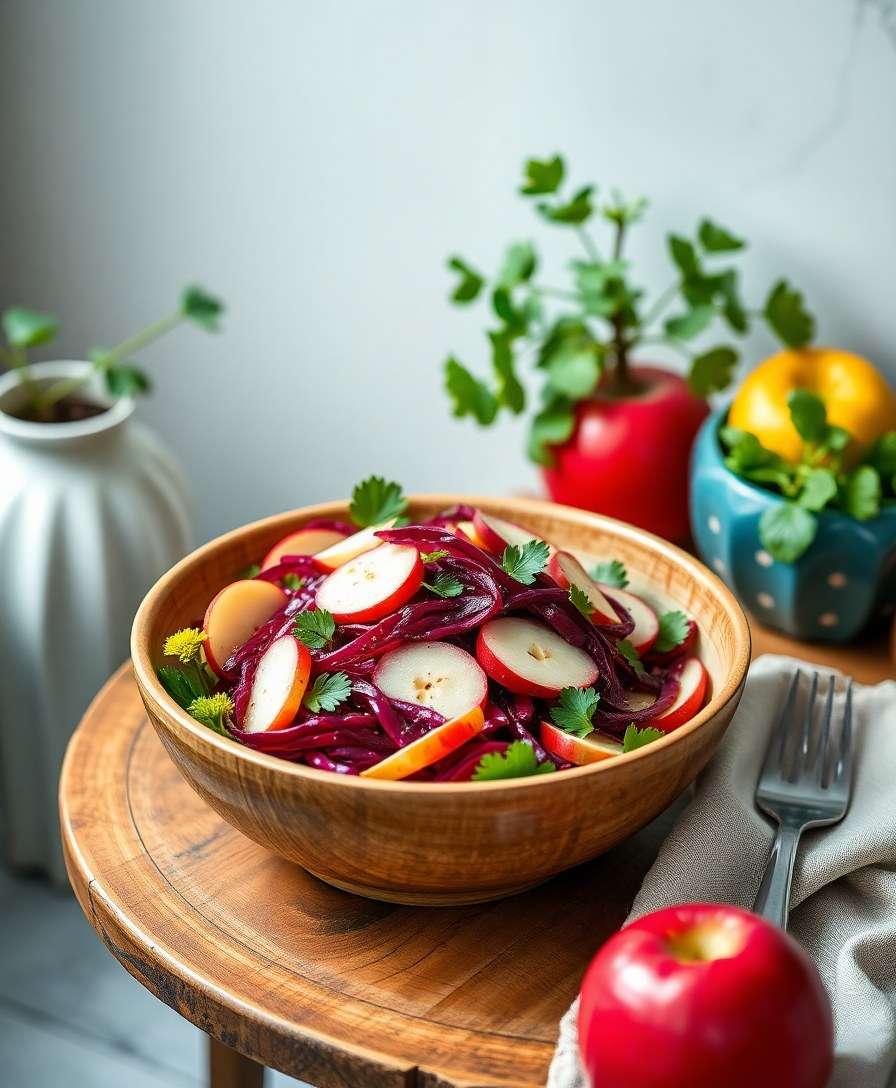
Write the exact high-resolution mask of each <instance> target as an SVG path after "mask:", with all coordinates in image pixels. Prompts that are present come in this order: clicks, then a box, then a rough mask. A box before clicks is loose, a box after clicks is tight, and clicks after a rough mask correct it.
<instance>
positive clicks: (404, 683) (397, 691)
mask: <svg viewBox="0 0 896 1088" xmlns="http://www.w3.org/2000/svg"><path fill="white" fill-rule="evenodd" d="M373 682H374V683H375V684H376V686H377V687H378V688H379V689H380V691H381V692H382V693H383V694H384V695H385V696H386V697H387V698H389V699H400V700H401V701H402V702H404V703H415V704H417V705H419V706H426V707H431V708H432V709H433V710H435V711H437V713H439V714H441V715H442V717H443V718H448V719H450V718H455V717H457V716H458V715H459V714H462V713H463V712H464V711H465V710H468V709H469V708H470V707H471V706H484V705H485V702H486V700H487V699H488V679H487V678H486V675H485V673H484V672H483V671H482V669H481V668H480V667H479V662H478V661H477V660H476V658H475V657H472V656H471V655H470V654H468V653H467V651H466V650H462V649H461V648H460V646H454V645H453V644H452V643H450V642H407V643H405V644H404V646H399V647H398V649H397V650H392V651H390V652H389V653H387V654H384V655H383V656H382V657H381V658H380V660H379V662H378V664H377V666H376V668H375V669H374V671H373Z"/></svg>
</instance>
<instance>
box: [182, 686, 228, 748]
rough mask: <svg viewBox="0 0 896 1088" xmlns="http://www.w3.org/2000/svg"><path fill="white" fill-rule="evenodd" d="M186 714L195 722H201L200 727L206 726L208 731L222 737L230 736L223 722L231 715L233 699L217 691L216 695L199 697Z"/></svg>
mask: <svg viewBox="0 0 896 1088" xmlns="http://www.w3.org/2000/svg"><path fill="white" fill-rule="evenodd" d="M187 713H188V714H190V715H191V716H192V717H194V718H195V719H196V721H197V722H201V724H202V725H207V726H208V728H209V729H213V730H214V731H215V732H216V733H220V734H221V736H222V737H227V736H229V735H230V734H229V733H228V731H227V726H226V725H225V722H224V720H225V718H228V717H230V715H231V714H233V699H231V698H230V696H229V695H228V694H227V693H226V692H223V691H219V692H218V693H217V694H216V695H200V696H199V697H198V698H196V699H194V700H193V702H192V703H190V705H189V706H188V707H187Z"/></svg>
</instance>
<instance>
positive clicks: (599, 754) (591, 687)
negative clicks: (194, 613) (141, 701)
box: [158, 476, 710, 784]
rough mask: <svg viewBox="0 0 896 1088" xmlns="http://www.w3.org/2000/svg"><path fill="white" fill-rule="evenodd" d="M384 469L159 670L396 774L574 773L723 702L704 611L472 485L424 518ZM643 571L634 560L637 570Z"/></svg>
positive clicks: (252, 742)
mask: <svg viewBox="0 0 896 1088" xmlns="http://www.w3.org/2000/svg"><path fill="white" fill-rule="evenodd" d="M407 507H408V504H407V500H406V499H405V497H404V494H403V492H402V489H401V487H400V486H399V485H398V484H396V483H394V482H388V481H386V480H384V479H382V478H380V477H376V476H374V477H370V478H369V479H367V480H365V481H363V482H362V483H360V484H359V485H358V486H357V487H356V488H355V489H354V491H353V495H352V501H351V504H350V506H349V514H350V517H351V519H352V520H351V522H349V521H347V520H341V519H333V518H313V519H310V520H309V521H307V522H306V524H305V525H303V526H302V527H301V528H300V529H297V530H292V531H290V532H289V533H288V534H287V535H285V536H284V537H282V538H281V539H279V540H277V541H276V542H275V543H274V544H273V545H272V546H271V547H269V548H268V549H267V550H266V551H265V553H264V554H263V555H259V556H258V557H257V558H258V562H257V565H256V566H254V567H253V568H252V569H249V570H247V571H245V572H242V573H243V576H242V577H240V578H237V579H236V580H234V581H232V582H230V583H229V584H227V585H225V586H224V587H223V588H222V589H220V590H219V591H218V592H217V593H216V594H214V595H213V596H212V597H211V599H210V600H209V601H208V603H207V607H206V609H205V613H204V616H203V617H202V619H201V621H200V620H198V618H197V622H196V624H195V626H192V627H187V628H182V629H179V630H176V631H171V632H169V633H167V635H166V637H165V638H164V641H163V645H162V647H161V650H162V655H163V658H164V663H163V664H160V665H159V667H158V678H159V680H160V681H161V683H162V685H163V686H164V688H165V690H166V692H167V693H168V695H169V696H170V697H171V698H172V699H173V700H174V701H175V702H177V703H178V704H179V705H180V707H181V708H182V709H184V710H186V711H187V713H189V714H190V715H191V716H192V717H193V718H194V719H195V720H196V721H198V722H200V723H201V724H202V725H204V726H206V727H207V728H209V729H211V730H214V731H215V732H217V733H219V734H221V735H222V736H224V737H227V738H230V739H231V740H233V741H234V742H236V743H238V744H241V745H244V746H246V747H248V748H250V749H253V750H255V751H257V752H261V753H264V754H267V755H271V756H276V757H279V758H281V759H283V760H288V761H291V762H294V763H298V764H303V765H306V766H308V767H311V768H315V769H317V770H320V771H326V772H330V773H333V774H339V775H345V776H358V777H360V778H364V779H374V780H386V781H393V782H399V781H400V782H428V783H435V784H438V783H468V782H487V781H492V780H499V779H509V778H522V777H530V776H541V775H546V774H554V773H557V772H566V771H569V770H570V769H572V768H573V767H576V766H580V765H584V764H591V763H597V762H603V761H606V760H610V759H613V758H615V757H618V756H621V755H624V754H625V753H627V752H629V751H632V750H634V749H636V748H640V747H643V746H644V745H647V744H650V743H653V742H654V741H656V740H658V739H660V738H662V737H664V736H665V735H666V734H668V733H670V732H672V731H674V730H676V729H678V728H679V727H681V726H682V725H684V724H685V723H687V722H688V721H690V720H691V719H692V718H693V717H694V715H695V714H697V713H698V712H699V711H700V710H701V708H702V707H703V706H704V704H705V702H706V701H707V699H708V697H709V695H710V683H709V674H708V672H707V669H706V667H705V665H704V664H703V662H702V661H701V659H700V657H699V656H698V645H699V638H700V631H699V628H698V624H697V623H696V622H695V620H694V619H693V618H691V617H690V616H688V615H687V613H686V612H685V611H684V610H683V609H682V608H677V607H673V608H668V609H664V610H661V611H660V610H658V609H656V608H655V607H654V606H653V605H652V604H651V603H650V602H649V601H648V600H647V599H645V597H644V596H642V595H639V594H637V593H635V592H633V591H632V588H631V586H630V572H629V570H628V569H627V567H626V565H625V563H624V562H622V561H621V560H620V559H619V558H618V557H617V556H614V555H606V556H605V557H604V558H603V559H601V560H600V561H599V562H597V563H592V564H589V565H588V566H586V565H585V564H583V562H581V561H580V559H579V558H577V557H576V555H574V554H573V553H572V552H570V551H568V550H566V549H564V548H562V547H555V546H554V544H553V543H552V542H551V541H549V540H546V539H543V538H542V536H540V535H539V534H538V533H536V532H534V531H531V530H529V529H527V528H526V527H524V526H523V525H521V524H517V523H515V522H514V521H512V520H508V519H505V518H502V517H499V516H496V515H494V514H491V513H489V512H487V511H485V510H482V509H479V508H477V507H475V506H472V505H469V504H466V503H464V504H456V505H454V506H452V507H450V508H448V509H445V510H442V511H439V512H437V513H435V514H433V515H430V516H427V517H422V518H419V519H416V520H414V521H410V520H409V518H408V517H407ZM632 574H634V572H632Z"/></svg>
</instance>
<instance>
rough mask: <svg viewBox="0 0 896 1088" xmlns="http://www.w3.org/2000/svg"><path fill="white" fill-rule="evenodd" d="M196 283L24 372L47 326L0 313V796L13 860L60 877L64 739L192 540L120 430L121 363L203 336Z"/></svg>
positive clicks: (206, 310) (137, 433)
mask: <svg viewBox="0 0 896 1088" xmlns="http://www.w3.org/2000/svg"><path fill="white" fill-rule="evenodd" d="M220 312H221V304H220V303H219V302H218V301H217V300H215V299H213V298H211V297H210V296H209V295H208V294H206V293H205V292H204V291H201V290H199V289H198V288H191V289H188V290H187V291H185V292H184V294H183V297H182V299H181V302H180V305H179V306H178V307H177V309H176V311H175V312H173V313H172V314H170V315H169V316H168V317H166V318H164V319H163V320H162V321H159V322H157V323H156V324H154V325H152V326H150V327H149V328H148V329H146V330H144V331H143V332H140V333H138V334H136V335H135V336H132V337H129V338H128V339H127V340H125V341H123V342H122V343H121V344H119V345H118V346H117V347H114V348H94V349H92V350H91V351H90V352H89V353H88V357H87V361H61V362H45V363H37V364H33V363H29V361H28V352H29V350H30V349H32V348H35V347H37V346H39V345H46V344H48V343H50V342H51V341H52V340H53V338H54V337H55V335H56V333H57V331H58V322H57V320H56V319H55V318H54V317H52V316H51V315H49V314H42V313H38V312H36V311H34V310H30V309H27V308H25V307H22V306H15V307H11V308H10V309H8V310H6V311H5V313H3V314H2V318H0V323H2V328H3V332H4V333H5V339H6V344H5V346H2V347H0V363H3V364H5V366H6V367H7V373H5V374H4V375H3V376H2V377H0V485H2V486H0V562H2V564H3V569H4V570H5V572H6V580H5V583H4V590H3V595H2V599H0V655H2V658H3V661H4V662H5V669H4V673H3V683H2V684H0V767H2V772H0V773H2V782H0V790H2V793H3V797H4V807H5V814H4V821H3V822H4V838H5V852H6V855H7V858H8V860H9V862H10V863H11V864H13V865H14V866H16V867H19V868H23V869H42V870H45V871H48V872H49V873H50V874H51V875H52V876H53V877H54V878H56V879H58V880H59V881H64V879H65V874H64V868H63V865H62V857H61V852H60V848H59V844H58V833H57V816H56V780H57V776H58V771H59V766H60V764H61V761H62V756H63V753H64V751H65V746H66V743H67V741H68V738H69V736H70V735H71V732H72V729H73V728H74V726H75V725H76V724H77V721H78V719H79V717H80V715H81V714H82V713H83V711H84V710H85V709H86V707H87V704H88V702H89V701H90V699H91V698H92V697H93V695H94V694H95V693H96V691H97V689H98V687H99V686H100V685H101V684H102V683H103V681H105V680H106V678H107V677H108V675H109V673H110V672H111V671H112V670H113V669H114V668H115V667H116V666H117V665H119V664H120V663H121V662H122V661H123V660H125V658H126V657H127V653H128V632H129V630H130V625H131V620H132V618H133V614H134V611H135V610H136V607H137V605H138V604H139V602H140V600H141V598H142V597H143V595H144V594H145V593H146V591H147V590H148V589H149V587H150V586H151V585H152V583H153V582H154V581H155V580H156V579H157V578H158V577H159V576H160V575H161V574H162V573H163V572H164V571H165V570H166V569H167V568H168V567H169V566H171V564H172V563H174V562H175V561H176V560H177V559H179V558H180V557H181V556H182V555H183V554H184V553H185V552H186V551H188V550H189V548H190V546H191V543H192V530H191V516H190V509H189V501H188V493H187V487H186V483H185V481H184V479H183V476H182V475H181V472H180V470H179V469H178V467H177V465H176V464H175V462H174V460H173V459H172V457H171V456H170V454H169V453H168V451H167V450H166V449H165V447H164V446H163V445H162V443H161V442H160V441H159V439H157V438H156V437H155V435H154V434H153V433H152V432H151V431H150V430H149V429H148V428H146V427H144V426H142V425H140V424H138V423H137V422H136V421H135V420H133V419H132V418H131V417H132V413H133V410H134V396H135V395H136V394H138V393H143V392H146V391H147V390H148V388H149V379H148V378H147V376H146V374H145V373H144V372H143V371H142V370H141V369H140V368H139V367H138V366H137V365H136V364H135V363H134V362H133V357H134V355H135V354H136V353H137V352H139V351H140V350H141V349H142V348H145V347H146V346H147V345H148V344H149V343H151V342H152V341H153V340H156V339H157V338H158V337H160V336H162V335H163V334H164V333H166V332H168V331H170V330H171V329H173V328H174V327H175V326H176V325H178V324H180V323H181V322H183V321H189V322H193V323H194V324H198V325H200V326H201V327H203V328H206V329H213V328H215V327H216V323H217V319H218V316H219V314H220Z"/></svg>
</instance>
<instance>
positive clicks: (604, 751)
mask: <svg viewBox="0 0 896 1088" xmlns="http://www.w3.org/2000/svg"><path fill="white" fill-rule="evenodd" d="M541 743H542V744H543V745H544V747H545V749H546V750H547V751H548V752H550V753H551V755H554V756H557V758H558V759H565V760H566V761H567V763H576V764H578V765H579V766H581V765H582V764H583V763H600V762H601V760H604V759H612V758H613V756H621V755H622V745H621V744H620V743H619V741H618V740H614V739H613V737H607V736H604V734H603V733H598V732H597V731H596V730H595V732H593V733H589V734H588V736H587V737H576V736H574V735H573V734H572V733H567V732H566V731H565V730H564V729H559V728H558V727H557V726H556V725H553V724H552V723H551V722H542V723H541Z"/></svg>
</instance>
